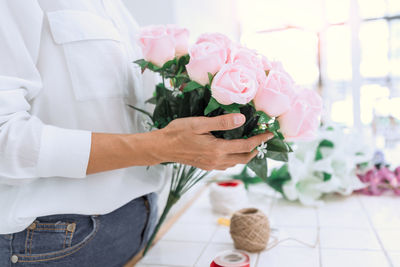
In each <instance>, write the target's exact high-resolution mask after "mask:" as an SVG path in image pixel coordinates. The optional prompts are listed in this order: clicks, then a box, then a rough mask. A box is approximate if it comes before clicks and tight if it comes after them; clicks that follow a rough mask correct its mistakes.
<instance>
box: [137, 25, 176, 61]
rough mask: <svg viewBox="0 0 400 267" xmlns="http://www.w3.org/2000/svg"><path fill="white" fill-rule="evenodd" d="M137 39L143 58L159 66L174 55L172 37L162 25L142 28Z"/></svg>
mask: <svg viewBox="0 0 400 267" xmlns="http://www.w3.org/2000/svg"><path fill="white" fill-rule="evenodd" d="M139 41H140V45H141V47H142V51H143V56H144V59H145V60H147V61H150V62H151V63H153V64H155V65H157V66H159V67H161V66H162V65H164V63H165V62H167V61H169V60H172V59H174V57H175V42H174V39H173V38H172V36H171V35H169V34H168V33H167V28H166V27H165V26H163V25H154V26H148V27H144V28H142V29H141V32H140V38H139Z"/></svg>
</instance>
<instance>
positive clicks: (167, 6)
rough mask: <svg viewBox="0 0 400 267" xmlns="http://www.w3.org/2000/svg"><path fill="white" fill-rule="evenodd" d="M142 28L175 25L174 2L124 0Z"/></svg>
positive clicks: (162, 0)
mask: <svg viewBox="0 0 400 267" xmlns="http://www.w3.org/2000/svg"><path fill="white" fill-rule="evenodd" d="M123 2H124V3H125V5H126V6H127V8H128V9H129V11H130V12H131V13H132V14H133V17H134V18H135V19H136V21H137V22H138V23H139V25H140V26H145V25H150V24H168V23H171V24H172V23H175V9H174V0H123Z"/></svg>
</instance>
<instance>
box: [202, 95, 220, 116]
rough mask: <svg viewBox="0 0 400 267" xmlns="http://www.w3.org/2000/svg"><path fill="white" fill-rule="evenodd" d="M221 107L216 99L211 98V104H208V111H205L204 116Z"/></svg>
mask: <svg viewBox="0 0 400 267" xmlns="http://www.w3.org/2000/svg"><path fill="white" fill-rule="evenodd" d="M219 107H220V104H219V103H218V101H217V100H215V98H214V97H211V98H210V102H208V105H207V107H206V109H205V110H204V115H208V114H209V113H210V112H212V111H214V110H216V109H217V108H219Z"/></svg>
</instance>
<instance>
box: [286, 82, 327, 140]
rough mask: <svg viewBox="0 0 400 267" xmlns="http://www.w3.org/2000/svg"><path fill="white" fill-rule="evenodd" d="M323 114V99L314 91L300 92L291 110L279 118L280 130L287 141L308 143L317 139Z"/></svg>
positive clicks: (303, 90) (304, 90)
mask: <svg viewBox="0 0 400 267" xmlns="http://www.w3.org/2000/svg"><path fill="white" fill-rule="evenodd" d="M321 112H322V99H321V97H320V96H319V94H318V93H317V92H315V91H313V90H309V89H302V90H300V91H299V92H298V93H297V95H296V97H295V98H294V100H293V102H292V103H291V105H290V109H289V110H288V111H287V112H285V113H284V114H283V115H281V116H279V117H278V121H279V125H280V130H281V132H282V134H283V135H284V136H285V139H286V140H287V141H300V140H301V141H306V140H310V139H312V138H314V137H315V135H316V132H317V129H318V127H319V123H320V121H319V118H320V116H321Z"/></svg>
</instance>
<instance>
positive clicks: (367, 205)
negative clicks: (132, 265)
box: [136, 185, 400, 267]
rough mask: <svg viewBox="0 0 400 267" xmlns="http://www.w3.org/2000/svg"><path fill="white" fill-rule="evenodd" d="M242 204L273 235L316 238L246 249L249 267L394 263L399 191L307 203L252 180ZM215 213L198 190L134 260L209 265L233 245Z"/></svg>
mask: <svg viewBox="0 0 400 267" xmlns="http://www.w3.org/2000/svg"><path fill="white" fill-rule="evenodd" d="M248 206H252V207H257V208H259V209H261V210H262V211H264V212H265V213H266V214H267V216H268V217H269V218H270V221H271V224H272V228H275V229H277V230H278V231H277V233H276V234H275V235H277V236H278V238H279V239H282V238H285V237H294V238H297V239H299V240H302V241H303V242H306V243H310V244H311V243H314V242H315V241H316V240H318V241H319V245H318V246H317V247H316V248H309V247H306V246H304V245H302V244H299V243H296V242H293V241H288V242H285V243H283V244H280V245H278V246H277V247H275V248H273V249H271V250H269V251H264V252H262V253H258V254H251V266H252V267H256V266H257V267H286V266H287V267H314V266H323V267H347V266H348V267H355V266H357V267H359V266H360V267H386V266H400V197H397V198H396V197H392V196H380V197H369V196H361V195H353V196H350V197H341V196H334V197H329V198H326V204H325V205H324V206H323V207H320V208H311V207H304V206H302V205H300V204H298V203H290V202H287V201H285V200H283V199H279V198H278V197H277V194H271V193H270V190H268V189H267V188H266V187H265V186H264V185H257V186H255V187H253V188H252V190H251V192H250V193H249V205H248ZM219 217H222V216H221V215H218V214H214V213H213V212H212V210H211V207H210V204H209V200H208V192H204V193H203V194H202V195H201V197H200V198H199V199H198V200H197V201H196V202H195V203H194V204H193V205H192V206H191V207H190V208H189V209H188V210H187V211H186V212H185V213H184V214H183V216H182V217H180V218H179V220H178V221H177V222H176V223H175V224H174V225H173V227H172V228H171V229H170V230H169V231H168V232H167V233H166V235H164V236H163V238H162V239H161V240H160V241H159V242H158V243H157V244H156V245H155V246H154V247H153V248H152V249H151V250H150V251H149V253H148V254H147V255H146V257H145V258H143V259H142V260H141V261H140V262H139V263H138V264H137V265H136V266H138V267H156V266H157V267H166V266H168V267H173V266H185V267H189V266H200V267H208V266H210V262H211V260H212V259H213V258H214V256H215V255H216V254H217V253H218V252H220V251H223V250H229V249H233V242H232V239H231V238H230V235H229V228H228V227H226V226H220V225H218V224H217V219H218V218H219ZM318 229H320V230H319V234H318Z"/></svg>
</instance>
